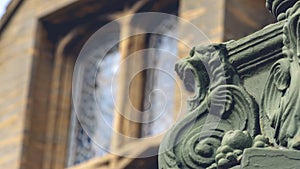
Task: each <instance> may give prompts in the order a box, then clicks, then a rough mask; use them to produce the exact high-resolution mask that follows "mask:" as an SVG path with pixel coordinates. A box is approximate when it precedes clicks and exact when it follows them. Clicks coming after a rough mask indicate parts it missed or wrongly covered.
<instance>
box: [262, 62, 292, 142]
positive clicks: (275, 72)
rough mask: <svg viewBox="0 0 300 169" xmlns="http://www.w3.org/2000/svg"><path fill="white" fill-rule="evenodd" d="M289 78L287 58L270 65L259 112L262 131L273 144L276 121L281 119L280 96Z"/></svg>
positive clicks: (287, 84) (277, 126)
mask: <svg viewBox="0 0 300 169" xmlns="http://www.w3.org/2000/svg"><path fill="white" fill-rule="evenodd" d="M290 79H291V77H290V62H289V59H287V58H285V59H281V60H279V61H277V62H276V63H275V64H274V65H273V66H272V68H271V72H270V75H269V77H268V80H267V83H266V85H265V88H264V92H263V96H262V105H261V110H262V111H261V113H260V115H261V120H262V121H261V124H262V132H263V133H264V134H266V135H267V136H268V137H269V139H270V140H271V142H272V143H273V144H276V141H274V138H276V135H278V133H279V131H278V130H279V127H280V125H279V124H278V123H279V121H280V119H281V117H280V115H279V114H280V112H281V111H282V110H281V109H282V96H283V95H284V94H285V93H286V91H287V89H288V87H289V85H290ZM276 133H277V134H276Z"/></svg>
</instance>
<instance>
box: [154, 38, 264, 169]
mask: <svg viewBox="0 0 300 169" xmlns="http://www.w3.org/2000/svg"><path fill="white" fill-rule="evenodd" d="M191 69H192V70H193V71H192V73H193V77H194V79H195V83H194V84H195V86H193V87H194V88H195V90H194V91H195V92H197V93H196V94H195V95H196V96H197V97H194V98H193V99H192V100H190V101H192V102H193V104H191V105H193V106H194V107H193V108H192V109H191V111H190V112H189V114H188V115H187V116H186V117H185V118H184V119H183V120H181V121H179V122H178V123H176V124H175V126H174V127H172V129H171V130H170V131H169V132H168V133H167V134H166V136H165V138H164V140H163V142H162V144H161V147H160V155H159V168H160V169H168V168H172V169H175V168H177V169H179V168H180V169H194V168H195V169H196V168H200V169H201V168H206V167H209V166H211V164H213V163H215V162H216V161H215V156H216V151H217V149H218V147H220V146H221V141H222V138H223V136H224V133H225V132H227V131H231V130H241V131H244V130H246V131H248V132H249V133H250V135H251V136H252V137H254V136H255V135H256V134H257V133H258V132H259V123H258V119H259V117H258V106H257V104H256V102H255V101H254V99H253V98H252V97H251V96H250V95H249V94H248V92H247V91H246V90H245V89H244V87H243V86H242V85H241V83H240V79H239V77H238V75H237V73H236V71H235V70H234V68H233V67H232V66H231V65H230V64H229V62H228V61H227V58H226V48H225V45H223V44H220V45H209V46H197V47H195V48H194V49H193V50H192V52H191V56H189V57H188V58H186V59H183V60H181V61H180V62H179V63H178V64H177V65H176V71H177V72H178V74H179V76H180V77H181V78H182V79H183V80H184V81H185V80H186V79H188V78H187V77H186V75H187V74H186V73H185V71H186V70H191ZM192 84H193V83H192ZM187 86H189V85H187ZM198 92H199V93H198Z"/></svg>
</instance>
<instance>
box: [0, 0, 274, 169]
mask: <svg viewBox="0 0 300 169" xmlns="http://www.w3.org/2000/svg"><path fill="white" fill-rule="evenodd" d="M141 12H162V13H167V14H172V15H175V16H178V17H180V18H182V19H184V20H186V21H188V22H190V23H192V24H194V25H195V26H196V27H197V28H198V29H199V30H201V31H202V32H203V33H204V34H205V35H206V36H207V38H208V39H209V40H210V41H211V42H215V43H219V42H223V41H227V40H231V39H238V38H240V37H243V36H246V35H248V34H250V33H252V32H254V31H256V30H259V29H261V28H262V27H264V26H265V25H267V24H269V23H272V22H273V21H274V18H272V16H271V15H270V14H269V13H268V12H267V10H266V9H265V0H209V1H207V0H199V1H197V2H196V1H190V0H163V1H158V0H141V1H137V0H129V1H116V0H111V1H105V0H12V1H11V2H10V4H9V6H8V7H7V10H6V13H5V15H4V16H3V17H2V19H1V21H0V82H1V85H0V96H1V97H0V138H1V139H0V168H8V169H63V168H74V169H79V168H82V169H96V168H112V169H116V168H128V169H135V168H149V169H150V168H151V169H153V168H157V167H158V166H157V156H150V157H144V158H130V157H133V156H142V154H145V153H147V152H149V151H151V152H157V151H158V147H159V143H160V139H161V137H162V135H160V136H158V137H154V138H153V139H150V140H147V139H141V140H139V141H131V140H126V139H122V138H118V137H117V136H114V135H113V131H117V132H118V133H121V134H122V135H125V136H128V137H132V138H150V137H152V136H156V135H159V133H161V132H162V131H164V130H166V129H167V128H168V127H171V125H172V124H173V122H174V121H175V119H176V118H175V116H176V115H177V114H176V113H174V112H177V110H178V109H179V107H180V106H179V105H180V104H181V103H182V102H184V99H183V100H182V98H181V97H179V95H180V90H179V89H178V88H179V87H176V85H174V84H173V82H172V79H169V78H168V77H164V75H161V74H159V73H155V71H147V72H141V73H139V74H137V75H136V76H135V78H134V80H133V82H132V84H131V88H133V89H134V90H131V91H130V92H129V94H128V95H129V98H130V99H126V98H124V97H123V96H125V95H126V94H125V93H126V91H125V90H126V89H124V86H126V85H125V83H126V79H128V78H129V77H131V76H132V74H135V73H136V72H137V70H139V68H140V67H141V65H145V64H152V63H155V64H159V65H161V66H162V68H163V69H165V70H172V69H173V67H172V66H173V64H174V62H175V61H176V59H167V60H166V59H164V57H163V54H160V53H156V54H155V56H156V58H155V59H153V58H145V59H140V60H135V61H134V62H130V63H129V64H128V65H126V66H124V67H123V71H122V72H121V73H120V75H119V77H118V80H117V81H118V82H117V84H115V85H116V86H111V85H109V84H108V82H107V81H108V80H109V79H110V77H111V76H113V73H114V72H113V71H114V70H113V68H114V65H120V63H121V62H122V61H123V60H124V59H126V57H127V56H129V55H131V54H133V53H135V52H138V51H140V50H143V49H147V48H159V49H162V50H165V51H169V52H171V53H176V54H177V56H178V57H179V58H182V57H184V56H185V55H187V53H188V52H189V48H187V47H186V46H184V45H183V44H181V43H178V42H177V41H176V40H175V41H174V39H171V38H168V37H166V36H162V35H149V34H140V35H135V36H132V37H130V38H127V39H125V40H120V43H118V44H117V45H115V46H114V47H113V48H112V49H111V50H110V51H109V52H108V54H107V56H106V57H105V59H104V60H103V62H102V63H103V64H102V65H100V66H99V65H97V64H95V63H97V59H98V60H99V59H103V58H101V57H99V55H100V54H97V51H95V52H96V56H95V58H94V59H95V60H94V61H91V63H85V64H86V66H85V69H84V70H85V72H86V76H87V77H89V76H96V79H97V80H96V81H95V82H93V81H92V82H91V83H89V79H83V81H85V82H86V83H85V84H84V85H83V87H81V88H80V89H78V90H77V89H76V88H75V90H76V91H79V93H80V94H81V95H82V101H80V103H78V104H79V105H80V106H79V107H80V108H81V110H82V111H83V112H87V114H89V115H91V116H90V117H84V118H83V119H84V121H81V123H80V122H79V120H78V119H77V116H76V113H75V111H74V107H73V105H74V104H73V101H72V78H73V70H74V66H75V62H76V59H77V57H78V55H79V53H80V50H81V49H82V47H83V45H84V44H85V42H86V41H87V40H88V38H89V37H90V36H92V35H93V33H95V31H97V30H98V29H100V28H101V27H103V26H104V25H106V24H107V23H109V22H111V21H113V20H115V19H118V18H120V17H122V16H126V15H130V14H135V13H141ZM131 19H132V20H133V19H134V18H131ZM132 20H129V21H128V22H126V23H119V24H116V25H115V27H114V29H115V30H107V31H108V33H109V32H110V31H115V32H119V36H120V37H119V39H122V36H124V34H126V33H128V32H130V31H133V30H130V29H132V28H134V26H132V25H130V24H131V23H132V22H131V21H132ZM144 22H145V25H146V26H147V24H151V23H152V20H151V18H150V19H149V20H147V21H144ZM163 24H165V23H158V24H157V27H158V29H159V27H160V25H163ZM176 24H177V22H176V21H174V22H171V23H169V26H167V27H166V28H164V29H163V30H162V31H163V32H162V34H168V32H174V27H176ZM128 29H129V30H128ZM178 29H180V28H178ZM182 31H183V32H185V30H184V28H183V30H182ZM186 35H187V36H186V38H190V36H191V35H190V32H189V31H188V30H186ZM195 38H197V37H195ZM114 40H116V41H118V39H107V40H106V41H107V43H108V44H109V43H110V41H114ZM200 42H201V39H200V40H199V43H200ZM89 72H92V73H89ZM93 72H97V74H96V75H94V74H93ZM89 88H92V89H89ZM153 88H160V89H161V90H165V91H168V93H167V95H168V96H170V97H169V99H168V100H167V102H168V104H167V105H168V106H167V108H166V110H167V112H168V113H166V114H167V116H166V117H165V118H164V119H162V120H161V121H159V122H157V123H155V122H153V123H149V124H141V123H138V122H134V121H131V120H128V119H127V118H126V117H124V116H122V115H120V112H117V111H116V107H115V105H114V103H113V102H111V101H110V100H109V99H108V100H105V98H107V97H108V96H107V93H106V92H107V91H108V90H110V89H112V90H113V91H114V92H113V93H114V95H116V98H119V99H118V102H117V104H118V106H119V107H121V110H120V111H122V112H121V113H122V114H123V115H125V116H126V115H127V116H130V115H131V113H132V112H133V108H132V107H131V106H129V105H131V104H132V105H133V107H134V108H135V109H138V110H140V111H141V112H144V111H145V110H147V109H149V106H148V98H147V97H148V95H149V92H150V91H151V90H152V89H153ZM73 90H74V86H73ZM93 91H96V95H98V96H99V97H100V100H99V101H96V102H97V103H99V105H97V106H99V107H100V109H101V110H102V111H103V112H104V116H105V120H106V122H107V123H109V124H111V126H113V127H112V128H111V129H107V128H105V127H103V126H102V125H101V124H103V123H104V122H102V121H99V120H97V118H96V117H94V116H93V112H94V109H96V108H95V107H94V106H95V105H90V104H89V103H92V102H93V101H91V93H92V92H93ZM122 98H124V99H122ZM160 99H161V97H160V96H159V95H154V96H153V98H152V100H151V102H152V105H154V106H152V110H151V111H150V115H149V113H148V115H147V116H146V115H143V118H150V119H151V116H153V115H152V114H151V113H156V110H157V109H156V107H155V105H158V106H157V107H159V103H160V102H161V100H160ZM82 123H84V124H85V126H87V127H90V128H91V131H94V132H95V133H96V134H95V135H97V137H98V138H99V139H100V141H101V139H102V143H101V144H102V145H104V146H105V147H107V148H110V147H113V148H114V149H117V150H119V151H120V152H122V153H123V154H127V155H128V156H129V157H126V156H120V155H116V154H111V153H109V151H108V152H107V151H105V150H102V149H101V148H99V147H98V146H97V144H95V143H94V142H93V139H91V138H90V137H89V135H87V134H86V133H85V130H84V129H83V128H82V126H81V124H82ZM97 133H100V134H97Z"/></svg>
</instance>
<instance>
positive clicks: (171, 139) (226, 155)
mask: <svg viewBox="0 0 300 169" xmlns="http://www.w3.org/2000/svg"><path fill="white" fill-rule="evenodd" d="M266 5H267V8H268V9H269V10H270V11H271V12H272V13H273V14H274V15H275V16H276V18H277V19H278V23H275V24H273V25H270V26H268V27H266V28H264V29H262V30H261V31H258V32H256V33H254V34H252V35H250V36H248V37H245V38H242V39H240V40H238V41H229V42H227V43H223V44H212V45H208V46H197V47H194V48H193V50H192V51H191V52H190V54H189V56H188V57H187V58H185V59H183V60H181V61H180V62H178V63H177V64H176V66H175V70H176V72H177V73H178V75H179V76H180V78H181V79H182V80H183V82H184V84H185V86H186V88H187V90H190V91H192V92H194V93H195V95H194V96H193V97H192V98H190V99H189V100H188V105H189V108H190V109H189V111H190V113H189V114H188V115H187V116H186V117H185V118H184V119H183V120H182V121H179V122H178V123H177V124H176V125H175V126H174V127H173V128H172V129H171V130H170V131H169V132H168V133H167V134H166V136H165V138H164V141H163V142H162V144H161V147H160V153H161V154H160V156H159V167H160V168H161V169H168V168H172V169H174V168H210V169H212V168H239V167H241V168H251V167H255V164H248V163H249V162H250V163H251V162H253V160H252V159H250V158H252V157H253V158H254V157H255V158H257V159H258V160H261V161H260V162H258V163H259V165H260V166H261V167H263V168H268V167H269V168H274V167H275V168H276V167H277V168H278V167H279V168H282V167H280V166H279V165H278V166H274V165H270V163H271V161H272V160H271V157H272V153H273V154H274V155H275V156H277V157H278V155H279V156H282V158H278V160H281V161H282V162H283V163H289V162H292V163H294V165H291V166H290V167H292V166H297V165H298V166H299V165H300V160H299V158H296V159H295V158H294V156H297V154H299V152H297V150H300V97H299V94H300V86H299V83H300V45H299V44H300V43H299V42H300V39H299V34H300V22H299V17H300V1H298V0H267V2H266ZM268 63H274V64H273V66H272V67H271V69H270V70H269V72H270V74H269V77H268V79H267V81H266V84H265V87H264V89H263V92H262V97H261V99H260V100H261V101H260V102H259V103H257V100H255V99H254V98H253V97H252V96H251V94H249V92H247V90H246V89H245V87H244V86H243V79H242V78H243V76H247V75H251V74H255V72H256V70H255V69H256V67H264V66H265V65H267V64H268ZM253 85H255V84H253ZM262 88H263V86H262ZM258 105H260V106H258ZM258 148H259V149H258ZM281 149H285V150H281ZM244 150H246V151H244ZM256 150H257V154H255V151H256ZM264 151H265V152H264ZM264 153H265V154H266V156H265V157H264V156H263V154H264ZM264 158H265V159H266V160H265V161H264V160H263V159H264ZM289 159H293V160H291V161H289ZM243 163H247V164H243ZM295 163H297V164H295Z"/></svg>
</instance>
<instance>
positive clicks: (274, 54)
mask: <svg viewBox="0 0 300 169" xmlns="http://www.w3.org/2000/svg"><path fill="white" fill-rule="evenodd" d="M284 23H285V21H280V22H277V23H274V24H271V25H268V26H266V27H265V28H263V29H262V30H259V31H257V32H255V33H253V34H251V35H249V36H246V37H244V38H241V39H240V40H237V41H229V42H227V43H226V48H227V51H228V55H227V56H228V58H229V62H230V63H231V64H232V65H233V66H234V67H235V68H236V69H237V71H238V72H239V73H240V74H241V75H244V74H247V73H249V71H251V70H252V69H255V68H257V66H263V65H265V64H268V63H270V62H272V61H274V60H277V59H279V58H281V57H283V55H282V47H283V43H282V38H283V29H282V28H283V25H284Z"/></svg>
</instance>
